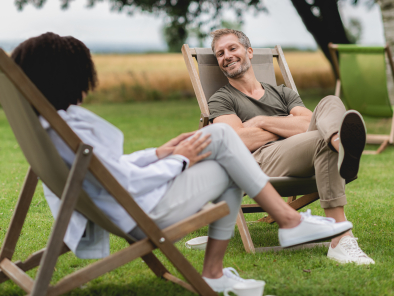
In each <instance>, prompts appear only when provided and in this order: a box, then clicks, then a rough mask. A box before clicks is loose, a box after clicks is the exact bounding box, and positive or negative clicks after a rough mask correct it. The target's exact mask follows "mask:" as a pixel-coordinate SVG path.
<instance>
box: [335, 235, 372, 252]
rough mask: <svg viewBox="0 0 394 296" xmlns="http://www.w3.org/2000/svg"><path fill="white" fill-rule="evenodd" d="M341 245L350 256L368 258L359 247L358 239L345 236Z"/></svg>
mask: <svg viewBox="0 0 394 296" xmlns="http://www.w3.org/2000/svg"><path fill="white" fill-rule="evenodd" d="M341 245H342V247H343V248H344V249H345V250H346V252H348V254H349V255H350V256H354V257H368V256H367V255H366V254H365V253H364V252H363V251H362V250H361V249H360V247H359V246H358V243H357V238H356V237H351V236H344V237H343V238H342V239H341Z"/></svg>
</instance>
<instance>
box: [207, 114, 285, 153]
mask: <svg viewBox="0 0 394 296" xmlns="http://www.w3.org/2000/svg"><path fill="white" fill-rule="evenodd" d="M218 122H222V123H227V124H228V125H230V126H231V127H232V128H233V129H234V130H235V131H236V132H237V134H238V136H239V137H240V138H241V140H242V141H243V142H244V144H245V145H246V147H247V148H248V149H249V151H251V152H253V151H255V150H256V149H258V148H260V147H261V146H263V145H264V144H266V143H268V142H271V141H276V140H278V139H279V136H278V135H276V134H275V133H271V132H268V131H266V130H264V129H262V128H259V127H245V126H244V125H243V123H242V121H241V119H240V118H239V117H238V116H237V115H235V114H228V115H221V116H219V117H216V118H215V119H214V120H213V123H218Z"/></svg>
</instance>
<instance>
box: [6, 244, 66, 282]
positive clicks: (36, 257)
mask: <svg viewBox="0 0 394 296" xmlns="http://www.w3.org/2000/svg"><path fill="white" fill-rule="evenodd" d="M45 250H46V249H45V248H44V249H42V250H40V251H37V252H35V253H33V254H32V255H30V256H29V258H27V259H26V260H25V261H23V262H22V261H20V260H18V261H16V262H14V264H15V265H16V266H18V267H19V268H20V269H21V270H23V271H28V270H30V269H33V268H34V267H37V266H38V265H40V261H41V258H42V255H43V254H44V252H45ZM69 251H70V249H69V248H68V247H67V246H66V245H65V244H63V247H62V250H61V252H60V255H63V254H64V253H67V252H69ZM6 280H8V277H7V276H6V275H5V274H4V273H3V272H2V271H0V284H1V283H2V282H4V281H6Z"/></svg>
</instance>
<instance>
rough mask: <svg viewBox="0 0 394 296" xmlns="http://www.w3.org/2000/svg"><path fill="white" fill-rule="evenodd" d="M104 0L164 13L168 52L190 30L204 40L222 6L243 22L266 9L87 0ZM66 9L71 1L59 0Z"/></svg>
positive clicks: (231, 3)
mask: <svg viewBox="0 0 394 296" xmlns="http://www.w3.org/2000/svg"><path fill="white" fill-rule="evenodd" d="M104 1H107V2H109V3H110V4H111V9H112V10H114V11H125V12H126V13H128V14H131V15H132V14H133V13H135V12H149V13H155V14H157V15H164V16H165V25H164V28H163V33H164V37H165V40H166V42H167V44H168V47H169V50H170V51H180V49H181V45H182V44H183V43H185V42H186V39H187V37H188V36H189V32H198V34H199V36H198V39H199V40H201V39H204V38H205V37H206V36H207V35H208V33H209V32H210V31H211V30H213V29H215V28H218V27H220V26H221V22H222V13H223V9H225V8H226V10H232V11H233V12H234V13H235V15H236V21H237V22H238V23H239V24H241V25H242V23H243V13H244V12H246V11H248V10H253V11H254V12H256V13H257V12H259V11H266V7H265V6H264V4H263V1H262V0H246V1H245V0H210V1H209V0H87V4H88V6H89V7H93V6H94V5H95V4H96V3H97V2H104ZM45 2H46V0H15V3H16V5H17V7H18V8H19V9H23V7H25V6H26V5H33V6H35V7H41V6H43V5H44V4H45ZM60 3H61V7H62V8H64V9H66V8H67V7H68V6H69V5H70V4H72V0H60Z"/></svg>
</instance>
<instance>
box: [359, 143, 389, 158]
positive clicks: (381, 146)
mask: <svg viewBox="0 0 394 296" xmlns="http://www.w3.org/2000/svg"><path fill="white" fill-rule="evenodd" d="M388 145H389V140H386V141H384V142H383V143H382V144H381V145H380V146H379V148H378V149H377V150H364V151H363V154H365V155H376V154H380V153H382V152H383V151H384V150H385V149H386V148H387V146H388Z"/></svg>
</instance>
